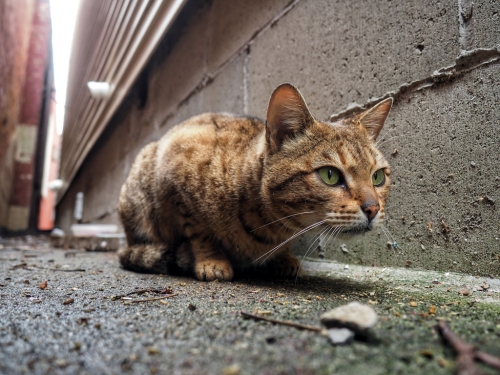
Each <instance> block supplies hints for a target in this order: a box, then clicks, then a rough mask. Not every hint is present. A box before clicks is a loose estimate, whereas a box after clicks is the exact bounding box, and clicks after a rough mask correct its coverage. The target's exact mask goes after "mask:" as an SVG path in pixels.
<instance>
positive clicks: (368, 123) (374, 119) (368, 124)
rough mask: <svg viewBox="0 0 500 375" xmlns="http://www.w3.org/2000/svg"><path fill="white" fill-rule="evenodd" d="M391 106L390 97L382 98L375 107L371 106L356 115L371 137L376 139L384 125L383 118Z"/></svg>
mask: <svg viewBox="0 0 500 375" xmlns="http://www.w3.org/2000/svg"><path fill="white" fill-rule="evenodd" d="M391 107H392V98H388V99H385V100H382V101H381V102H380V103H378V104H377V105H376V106H375V107H372V108H370V109H368V110H366V111H365V112H363V113H361V114H360V115H358V117H357V120H358V122H359V123H361V124H363V126H364V127H365V128H366V130H367V131H368V134H369V135H370V137H371V139H373V140H375V139H377V137H378V135H379V134H380V131H381V130H382V127H383V126H384V122H385V119H386V118H387V116H388V115H389V112H390V111H391Z"/></svg>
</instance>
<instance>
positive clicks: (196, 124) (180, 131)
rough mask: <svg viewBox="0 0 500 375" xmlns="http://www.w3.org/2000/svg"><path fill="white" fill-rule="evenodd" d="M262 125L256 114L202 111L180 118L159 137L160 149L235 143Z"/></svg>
mask: <svg viewBox="0 0 500 375" xmlns="http://www.w3.org/2000/svg"><path fill="white" fill-rule="evenodd" d="M264 129H265V125H264V122H263V121H262V120H260V119H258V118H256V117H244V116H238V115H234V114H230V113H204V114H201V115H198V116H194V117H191V118H189V119H187V120H185V121H183V122H181V123H180V124H178V125H176V126H174V127H173V128H172V129H171V130H170V131H169V132H167V133H166V134H165V135H164V136H163V137H162V138H161V139H160V141H159V153H160V154H162V153H163V152H164V151H165V150H167V149H169V148H174V150H173V151H174V152H175V151H181V150H182V151H184V150H186V149H189V148H192V147H193V146H195V145H196V146H198V148H200V147H202V148H203V147H209V148H214V147H227V146H235V147H237V145H238V144H244V143H245V142H248V141H250V140H251V139H253V138H255V137H256V136H257V135H259V134H261V133H263V132H264ZM213 142H216V143H213Z"/></svg>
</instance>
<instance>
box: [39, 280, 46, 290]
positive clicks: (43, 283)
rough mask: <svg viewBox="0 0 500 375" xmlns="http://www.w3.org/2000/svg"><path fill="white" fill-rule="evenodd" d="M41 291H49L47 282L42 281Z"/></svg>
mask: <svg viewBox="0 0 500 375" xmlns="http://www.w3.org/2000/svg"><path fill="white" fill-rule="evenodd" d="M40 289H44V290H45V289H47V280H45V281H42V283H41V284H40Z"/></svg>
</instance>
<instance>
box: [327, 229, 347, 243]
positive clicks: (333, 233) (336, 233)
mask: <svg viewBox="0 0 500 375" xmlns="http://www.w3.org/2000/svg"><path fill="white" fill-rule="evenodd" d="M343 227H344V226H343V225H341V226H339V227H337V228H335V230H334V231H333V232H332V233H330V236H329V237H328V239H327V240H326V242H325V246H326V245H327V244H328V242H330V239H332V235H333V236H334V237H333V239H332V241H335V239H336V238H337V236H338V235H339V234H340V232H342V228H343Z"/></svg>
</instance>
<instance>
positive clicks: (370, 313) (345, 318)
mask: <svg viewBox="0 0 500 375" xmlns="http://www.w3.org/2000/svg"><path fill="white" fill-rule="evenodd" d="M320 318H321V323H323V324H324V325H325V326H326V327H327V328H348V329H350V330H352V331H354V332H355V333H356V334H360V335H362V336H363V335H365V334H366V333H367V331H368V330H369V329H370V328H373V327H374V326H375V324H377V322H378V315H377V313H376V312H375V310H374V309H373V308H372V307H371V306H368V305H363V304H361V303H359V302H351V303H349V304H347V305H344V306H340V307H337V308H335V309H333V310H330V311H327V312H325V313H324V314H322V315H321V317H320Z"/></svg>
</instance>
